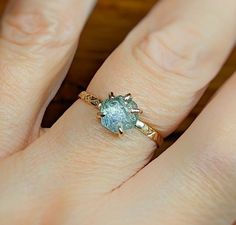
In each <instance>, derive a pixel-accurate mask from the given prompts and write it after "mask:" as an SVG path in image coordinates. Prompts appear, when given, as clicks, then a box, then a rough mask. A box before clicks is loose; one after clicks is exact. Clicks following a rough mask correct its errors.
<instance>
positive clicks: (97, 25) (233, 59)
mask: <svg viewBox="0 0 236 225" xmlns="http://www.w3.org/2000/svg"><path fill="white" fill-rule="evenodd" d="M156 2H157V1H156V0H145V1H143V0H115V1H114V0H98V4H97V6H96V8H95V10H94V12H93V13H92V15H91V17H90V19H89V20H88V22H87V24H86V26H85V29H84V32H83V34H82V37H81V39H80V44H79V47H78V50H77V53H76V56H75V58H74V61H73V64H72V66H71V69H70V71H69V73H68V75H67V78H66V79H65V81H64V82H63V85H62V86H61V88H60V90H59V92H58V94H57V95H56V97H55V98H54V100H53V101H52V102H51V104H50V105H49V107H48V109H47V112H46V115H45V117H44V120H43V126H45V127H50V126H51V125H52V124H53V123H54V122H55V121H56V120H57V119H58V118H59V117H60V116H61V115H62V113H63V112H64V111H65V110H66V109H67V108H68V107H70V105H71V104H72V103H73V102H74V101H76V99H77V95H78V93H79V92H81V91H82V90H84V89H86V86H87V85H88V83H89V82H90V80H91V79H92V77H93V75H94V74H95V72H96V71H97V70H98V68H99V67H100V66H101V65H102V63H103V62H104V60H105V59H106V58H107V57H108V56H109V54H110V53H111V52H112V51H113V50H114V49H115V48H116V47H117V46H118V45H119V44H120V43H121V42H122V40H123V39H124V38H125V36H126V35H127V33H128V32H129V31H130V30H131V29H132V28H133V27H134V26H135V25H136V24H137V23H138V22H139V21H140V20H141V19H142V18H143V17H144V16H145V15H146V13H147V12H148V11H149V10H150V8H151V7H152V6H153V5H154V4H155V3H156ZM5 3H6V0H2V1H1V2H0V10H1V12H2V10H3V8H4V5H5ZM235 70H236V49H235V50H234V51H233V52H232V54H231V56H230V58H229V60H228V61H227V63H226V64H225V65H224V67H223V69H222V70H221V72H220V73H219V75H218V76H217V77H216V78H215V79H214V80H213V81H212V82H211V84H210V87H209V89H208V90H207V92H206V93H205V94H204V96H203V97H202V99H201V100H200V102H199V103H198V105H197V106H196V107H195V108H194V110H193V111H192V112H191V113H190V115H189V116H188V118H187V119H186V120H185V121H184V122H183V123H182V124H181V125H180V127H179V128H178V129H177V131H176V132H175V133H173V134H172V135H171V136H170V137H168V138H167V141H166V142H165V145H164V146H163V149H165V148H167V147H168V146H169V145H170V144H172V143H173V142H174V141H175V140H176V139H177V138H178V137H179V136H180V135H181V134H182V133H183V132H184V130H186V128H187V127H188V126H189V125H190V124H191V123H192V121H193V120H194V118H196V116H197V115H198V114H199V113H200V111H201V110H202V109H203V107H204V106H205V105H206V104H207V102H208V101H209V99H210V97H211V96H212V95H213V94H214V92H215V91H216V90H217V89H218V88H219V86H221V85H222V83H223V82H224V81H225V80H226V79H227V78H228V77H229V76H230V75H231V74H232V73H233V72H234V71H235ZM78 119H79V118H78Z"/></svg>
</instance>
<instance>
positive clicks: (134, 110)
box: [130, 109, 143, 114]
mask: <svg viewBox="0 0 236 225" xmlns="http://www.w3.org/2000/svg"><path fill="white" fill-rule="evenodd" d="M130 112H131V113H134V114H142V113H143V111H142V110H141V109H131V111H130Z"/></svg>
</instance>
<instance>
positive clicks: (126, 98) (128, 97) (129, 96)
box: [124, 93, 132, 101]
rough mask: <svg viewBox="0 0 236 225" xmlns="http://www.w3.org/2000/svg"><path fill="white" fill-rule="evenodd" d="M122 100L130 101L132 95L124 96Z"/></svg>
mask: <svg viewBox="0 0 236 225" xmlns="http://www.w3.org/2000/svg"><path fill="white" fill-rule="evenodd" d="M124 99H125V101H129V100H132V95H131V94H130V93H128V94H127V95H125V97H124Z"/></svg>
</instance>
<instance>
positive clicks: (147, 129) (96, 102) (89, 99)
mask: <svg viewBox="0 0 236 225" xmlns="http://www.w3.org/2000/svg"><path fill="white" fill-rule="evenodd" d="M118 97H120V98H121V97H122V98H123V99H126V98H127V99H128V98H131V94H127V95H126V96H118ZM79 98H80V99H82V100H83V101H85V102H86V103H88V104H89V105H92V106H95V107H96V108H97V109H99V110H100V109H101V107H102V104H103V101H102V100H100V99H99V98H97V97H96V96H94V95H91V94H89V93H88V92H86V91H83V92H81V93H80V94H79ZM115 98H116V97H115V96H114V94H113V93H112V92H111V93H110V95H109V99H115ZM129 101H131V100H129ZM132 104H136V103H134V102H133V101H132ZM131 110H133V111H132V113H141V110H139V109H137V108H136V109H131ZM98 115H101V112H99V113H98ZM135 128H137V129H138V130H139V131H141V132H142V133H143V134H144V135H146V136H147V137H149V138H150V139H151V140H153V141H155V142H156V144H157V147H160V145H161V144H162V143H163V138H162V135H161V134H160V132H159V131H157V130H156V129H154V128H153V127H151V126H150V125H149V124H148V123H146V122H144V121H142V120H140V119H139V118H138V119H137V120H136V122H135ZM119 131H120V133H123V130H119Z"/></svg>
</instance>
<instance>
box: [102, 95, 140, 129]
mask: <svg viewBox="0 0 236 225" xmlns="http://www.w3.org/2000/svg"><path fill="white" fill-rule="evenodd" d="M131 109H138V106H137V104H136V103H135V102H134V101H133V100H132V99H129V100H125V98H124V96H121V95H120V96H117V97H114V98H110V99H106V100H104V101H103V102H102V104H101V107H100V112H101V113H102V114H104V115H105V116H104V117H102V118H101V124H102V125H103V126H104V127H105V128H107V129H108V130H110V131H112V132H114V133H117V132H119V127H121V128H122V129H123V130H129V129H132V128H134V127H135V124H136V122H137V120H138V114H135V113H131V112H130V111H131Z"/></svg>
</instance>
